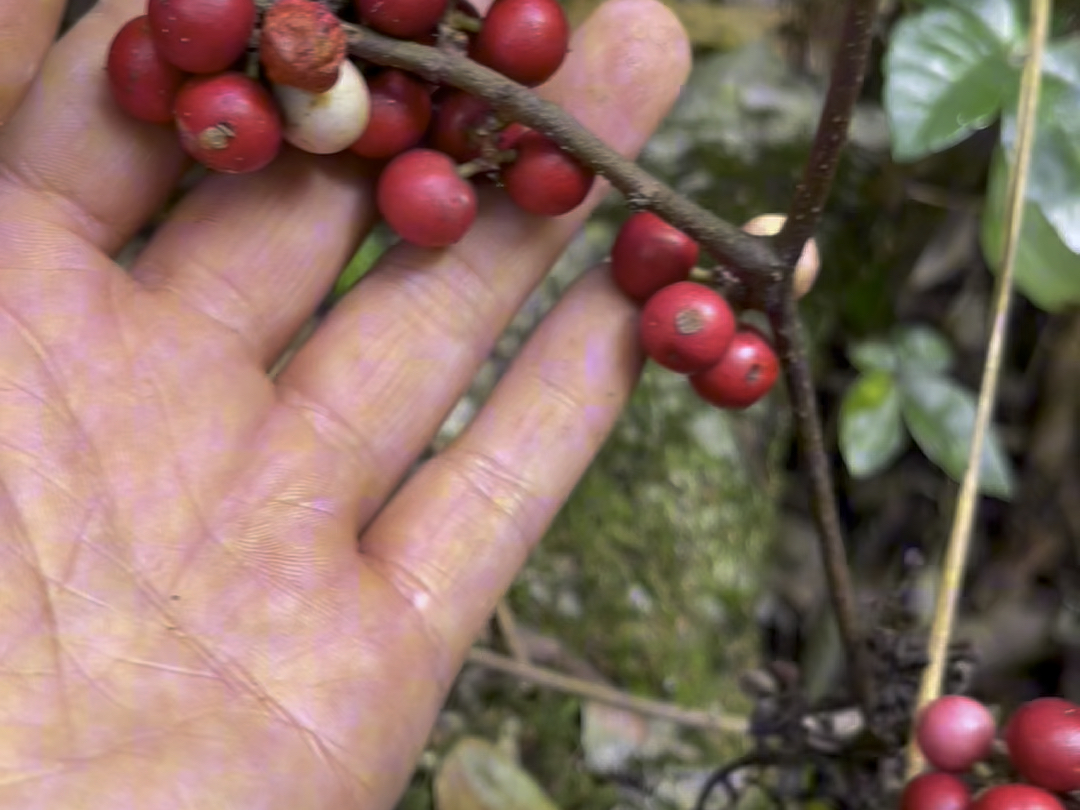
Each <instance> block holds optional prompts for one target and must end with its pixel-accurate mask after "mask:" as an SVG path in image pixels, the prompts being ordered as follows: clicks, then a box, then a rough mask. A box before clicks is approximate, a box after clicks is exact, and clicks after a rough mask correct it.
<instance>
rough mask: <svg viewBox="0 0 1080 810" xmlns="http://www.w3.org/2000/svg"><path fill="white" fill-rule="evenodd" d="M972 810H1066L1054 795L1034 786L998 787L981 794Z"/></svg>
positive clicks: (1013, 785) (1014, 785)
mask: <svg viewBox="0 0 1080 810" xmlns="http://www.w3.org/2000/svg"><path fill="white" fill-rule="evenodd" d="M971 810H1065V808H1064V805H1062V803H1061V801H1060V800H1059V799H1058V798H1057V796H1055V795H1054V794H1053V793H1048V792H1047V791H1045V790H1043V789H1042V788H1037V787H1035V786H1034V785H1018V784H1012V785H998V786H997V787H992V788H990V789H989V790H987V791H985V792H983V793H981V794H979V796H978V797H977V798H976V799H975V803H974V804H972V805H971Z"/></svg>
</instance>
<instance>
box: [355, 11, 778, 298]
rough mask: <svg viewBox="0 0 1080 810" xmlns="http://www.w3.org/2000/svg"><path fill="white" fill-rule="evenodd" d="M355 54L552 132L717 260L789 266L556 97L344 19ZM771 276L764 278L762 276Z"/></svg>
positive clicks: (638, 206) (766, 272) (632, 202)
mask: <svg viewBox="0 0 1080 810" xmlns="http://www.w3.org/2000/svg"><path fill="white" fill-rule="evenodd" d="M345 32H346V37H347V41H348V45H349V53H350V54H352V55H353V56H355V57H357V58H358V59H363V60H366V61H369V62H373V63H375V64H378V65H385V66H387V67H396V68H400V69H402V70H407V71H409V72H410V73H415V74H416V75H418V76H420V77H422V78H424V79H426V80H428V81H429V82H433V83H436V84H445V85H450V86H452V87H457V88H459V89H461V90H465V91H466V92H468V93H471V94H473V95H475V96H478V97H480V98H482V99H484V100H485V101H487V102H488V103H489V104H490V105H491V107H492V109H493V110H495V112H496V113H499V114H501V115H502V116H504V117H505V118H506V119H507V120H512V121H519V122H521V123H522V124H525V125H526V126H528V127H531V128H532V129H535V130H537V131H539V132H542V133H543V134H545V135H547V136H548V137H550V138H551V139H552V140H554V141H556V142H557V143H558V144H559V145H560V146H562V147H564V148H565V149H566V150H567V151H568V152H570V153H571V154H573V155H574V156H575V157H576V158H577V159H578V160H580V161H581V162H582V163H583V164H585V165H586V166H588V167H589V168H591V169H593V170H594V171H595V172H596V173H597V174H599V175H602V176H603V177H605V178H607V179H608V181H609V182H610V183H611V184H612V185H613V186H614V187H615V188H617V189H618V190H619V191H621V192H622V193H623V195H624V196H625V197H626V201H627V204H628V205H629V206H630V208H631V209H633V210H650V211H654V212H656V213H657V214H658V215H660V216H661V217H663V218H664V219H665V220H667V221H668V222H670V223H671V224H672V225H674V226H675V227H677V228H679V229H680V230H682V231H684V232H685V233H687V234H689V235H690V236H691V237H693V238H694V239H695V240H697V242H698V243H699V244H700V245H701V246H702V247H703V248H705V250H707V251H708V252H709V253H711V254H712V255H713V256H714V257H715V258H716V259H717V260H718V261H721V262H723V263H724V264H728V265H732V266H733V267H736V268H739V270H740V271H743V272H745V273H746V274H748V275H750V276H754V277H756V278H757V279H758V280H759V281H758V283H759V285H765V284H768V283H769V282H773V283H775V282H776V281H778V280H779V279H781V278H783V277H784V275H785V274H786V273H788V272H789V271H788V270H787V268H786V267H784V265H783V264H782V263H781V262H780V261H779V259H778V257H777V256H776V254H775V252H774V251H773V250H772V249H771V248H770V247H769V245H768V244H767V243H766V241H765V239H764V238H762V237H757V236H749V235H748V234H745V233H743V231H742V230H740V229H739V228H737V227H736V226H734V225H732V224H731V223H729V222H725V221H724V220H722V219H720V218H718V217H717V216H716V215H714V214H712V213H710V212H709V211H706V210H705V209H704V208H702V207H701V206H699V205H697V204H696V203H694V202H692V201H691V200H688V199H687V198H685V197H683V196H682V195H680V194H678V193H677V192H676V191H675V190H674V189H672V188H671V187H669V186H667V185H666V184H665V183H663V182H661V181H660V180H658V179H657V178H655V177H653V176H652V175H650V174H649V173H648V172H646V171H644V170H643V169H642V168H641V167H639V166H638V165H637V164H636V163H634V162H633V161H631V160H627V159H626V158H624V157H622V156H621V155H619V154H618V153H617V152H615V150H613V149H612V148H611V147H610V146H608V145H607V144H605V143H604V142H603V141H602V140H600V139H599V138H598V137H596V136H595V135H593V134H592V133H591V132H589V131H588V130H587V129H585V127H583V126H582V125H581V124H579V123H578V122H577V121H576V120H575V119H574V117H573V116H571V115H570V114H569V113H567V112H566V111H565V110H563V109H562V108H561V107H559V106H558V105H556V104H552V103H551V102H549V101H545V100H544V99H542V98H540V97H539V96H538V95H536V94H535V93H533V92H532V91H531V90H529V89H528V88H525V87H522V86H521V85H520V84H518V83H517V82H514V81H511V80H510V79H507V78H506V77H505V76H503V75H501V74H499V73H496V72H495V71H494V70H491V69H489V68H486V67H484V66H483V65H479V64H477V63H476V62H473V61H472V60H471V59H468V58H466V57H465V56H462V55H460V54H458V53H454V52H452V51H449V50H443V49H439V48H430V47H427V46H424V45H418V44H417V43H415V42H406V41H403V40H399V39H392V38H390V37H386V36H383V35H381V34H377V33H375V32H374V31H371V30H369V29H367V28H364V27H361V26H358V25H351V24H348V23H346V24H345ZM763 277H764V278H763Z"/></svg>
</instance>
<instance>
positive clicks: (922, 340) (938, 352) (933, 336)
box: [893, 324, 953, 371]
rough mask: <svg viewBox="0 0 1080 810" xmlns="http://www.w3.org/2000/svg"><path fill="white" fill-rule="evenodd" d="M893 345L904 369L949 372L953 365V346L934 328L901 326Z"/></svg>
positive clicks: (916, 325) (917, 325)
mask: <svg viewBox="0 0 1080 810" xmlns="http://www.w3.org/2000/svg"><path fill="white" fill-rule="evenodd" d="M893 345H894V346H895V347H896V354H897V356H898V357H899V359H900V362H901V363H902V364H903V366H904V368H910V369H915V370H919V371H948V370H949V368H950V367H951V366H952V364H953V350H952V346H950V345H949V341H948V340H947V339H946V338H945V336H944V335H943V334H941V332H939V331H938V330H936V329H934V328H933V327H932V326H926V325H925V324H911V325H908V326H900V327H898V328H897V329H896V331H895V333H894V335H893Z"/></svg>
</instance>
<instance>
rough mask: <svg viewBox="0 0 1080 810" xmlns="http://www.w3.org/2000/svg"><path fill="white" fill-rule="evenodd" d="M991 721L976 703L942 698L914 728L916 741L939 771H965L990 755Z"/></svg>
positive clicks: (954, 698) (992, 739)
mask: <svg viewBox="0 0 1080 810" xmlns="http://www.w3.org/2000/svg"><path fill="white" fill-rule="evenodd" d="M994 731H995V727H994V717H993V715H991V714H990V710H989V709H987V708H986V707H985V706H984V705H983V704H981V703H980V702H979V701H977V700H974V699H973V698H969V697H964V696H963V695H945V696H944V697H940V698H938V699H937V700H935V701H933V702H932V703H930V704H929V705H927V706H926V708H925V709H923V710H922V712H921V713H920V714H919V719H918V722H917V723H916V726H915V739H916V740H918V743H919V748H920V749H921V750H922V752H923V755H924V756H925V757H926V759H927V760H928V761H929V762H930V764H931V765H933V766H934V767H935V768H937V769H938V770H939V771H953V772H959V771H966V770H967V769H968V768H970V767H971V766H972V765H974V764H975V763H976V762H978V761H979V760H981V759H984V758H985V757H986V756H987V754H989V753H990V746H992V745H993V743H994Z"/></svg>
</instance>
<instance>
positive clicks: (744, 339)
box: [690, 327, 780, 409]
mask: <svg viewBox="0 0 1080 810" xmlns="http://www.w3.org/2000/svg"><path fill="white" fill-rule="evenodd" d="M779 374H780V361H779V360H778V359H777V357H776V352H774V351H773V348H772V346H770V345H769V342H768V341H767V340H766V339H765V337H764V335H762V334H761V333H760V332H758V331H757V330H756V329H752V328H747V327H744V328H742V329H740V330H739V331H738V332H736V333H735V336H734V337H733V338H732V339H731V344H730V345H729V346H728V349H727V351H726V352H724V356H723V357H721V358H720V362H719V363H717V364H716V365H714V366H713V367H712V368H709V369H706V370H705V371H702V372H701V373H700V374H695V375H693V376H692V377H691V378H690V385H692V386H693V388H694V390H695V391H696V392H697V394H698V396H700V397H701V398H702V399H703V400H705V401H706V402H709V403H711V404H713V405H716V406H717V407H720V408H734V409H740V408H749V407H750V406H751V405H753V404H754V403H755V402H757V401H758V400H759V399H761V398H762V397H763V396H765V395H766V394H767V393H769V390H770V389H771V388H772V387H773V385H774V384H775V383H776V378H777V377H778V376H779Z"/></svg>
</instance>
